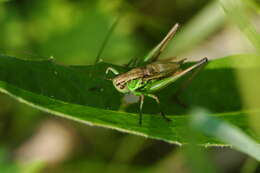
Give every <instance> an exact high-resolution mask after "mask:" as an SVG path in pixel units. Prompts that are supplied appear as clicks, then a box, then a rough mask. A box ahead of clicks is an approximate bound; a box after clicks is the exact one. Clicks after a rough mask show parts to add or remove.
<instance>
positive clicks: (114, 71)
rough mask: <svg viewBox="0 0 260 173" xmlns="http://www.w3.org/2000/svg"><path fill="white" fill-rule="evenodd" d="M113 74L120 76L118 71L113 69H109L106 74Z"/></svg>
mask: <svg viewBox="0 0 260 173" xmlns="http://www.w3.org/2000/svg"><path fill="white" fill-rule="evenodd" d="M110 71H111V72H112V73H114V74H115V75H119V72H118V71H117V70H116V69H114V68H113V67H108V68H107V69H106V74H108V72H110Z"/></svg>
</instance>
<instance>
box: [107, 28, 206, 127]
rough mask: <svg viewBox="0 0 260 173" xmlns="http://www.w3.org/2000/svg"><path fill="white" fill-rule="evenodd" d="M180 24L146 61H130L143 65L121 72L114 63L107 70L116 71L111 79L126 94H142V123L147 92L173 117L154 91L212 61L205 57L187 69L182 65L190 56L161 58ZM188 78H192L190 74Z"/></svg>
mask: <svg viewBox="0 0 260 173" xmlns="http://www.w3.org/2000/svg"><path fill="white" fill-rule="evenodd" d="M178 26H179V25H178V24H175V25H174V26H173V27H172V29H171V30H170V31H169V33H168V34H167V35H166V36H165V38H164V39H163V40H162V41H161V42H160V43H159V44H158V45H157V46H156V47H155V48H154V49H153V50H152V51H151V52H150V53H148V55H147V56H146V57H145V58H143V59H142V62H139V64H138V62H137V60H134V61H131V62H130V63H129V64H128V65H129V66H136V65H139V66H138V67H135V68H133V69H131V70H130V71H128V72H126V73H123V74H119V72H118V71H117V70H116V69H114V68H112V67H108V68H107V70H106V73H108V72H109V71H111V72H113V73H114V74H115V75H116V77H114V78H113V79H111V80H112V82H113V85H114V87H115V88H116V89H117V90H118V91H119V92H121V93H124V94H126V93H132V94H134V95H136V96H139V97H140V107H139V124H140V125H141V124H142V108H143V103H144V97H145V96H147V97H150V98H152V99H154V100H155V101H156V103H157V104H158V106H159V109H160V113H161V115H162V116H163V118H164V119H165V120H167V121H170V119H169V118H167V117H166V116H165V114H164V113H163V111H162V110H161V108H160V101H159V98H158V97H157V96H156V95H154V93H155V92H157V91H159V90H161V89H163V88H165V87H167V86H168V85H170V84H171V83H173V82H175V81H176V80H177V79H179V78H180V77H182V76H183V75H185V74H187V73H189V72H193V74H195V73H196V71H198V70H199V69H201V67H203V66H204V65H205V64H206V63H207V61H208V59H207V58H203V59H201V60H200V61H198V62H197V63H196V64H194V65H192V66H190V67H188V68H186V69H182V65H183V64H185V61H186V59H180V60H176V58H170V59H166V60H159V61H157V59H158V58H159V56H160V54H161V52H162V51H163V50H164V49H165V47H166V46H167V44H168V43H169V41H170V40H171V39H172V37H173V36H174V34H175V33H176V31H177V28H178ZM140 64H141V65H140ZM193 76H194V75H193ZM188 80H190V78H189V79H188Z"/></svg>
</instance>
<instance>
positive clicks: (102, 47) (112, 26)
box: [95, 15, 121, 64]
mask: <svg viewBox="0 0 260 173" xmlns="http://www.w3.org/2000/svg"><path fill="white" fill-rule="evenodd" d="M120 17H121V15H118V16H117V17H116V19H115V21H114V22H113V23H112V25H111V26H110V28H109V30H108V33H107V34H106V36H105V38H104V41H103V43H102V45H101V47H100V49H99V51H98V54H97V56H96V60H95V64H97V63H98V62H99V61H100V56H101V54H102V52H103V51H104V48H105V46H106V44H107V42H108V40H109V38H110V36H111V35H112V32H113V31H114V29H115V27H116V26H117V24H118V22H119V20H120Z"/></svg>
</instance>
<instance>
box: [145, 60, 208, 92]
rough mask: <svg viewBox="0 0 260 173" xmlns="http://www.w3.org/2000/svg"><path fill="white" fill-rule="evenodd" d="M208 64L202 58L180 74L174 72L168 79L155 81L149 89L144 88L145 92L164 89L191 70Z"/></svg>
mask: <svg viewBox="0 0 260 173" xmlns="http://www.w3.org/2000/svg"><path fill="white" fill-rule="evenodd" d="M207 62H208V59H207V58H203V59H202V60H201V61H199V62H198V63H196V64H194V65H193V66H191V67H189V68H187V69H185V70H182V71H180V72H176V73H175V74H173V75H172V76H170V77H167V78H164V79H161V80H159V81H155V82H153V83H152V84H151V85H150V86H149V89H148V88H146V89H147V90H149V92H151V93H152V92H156V91H158V90H161V89H163V88H165V87H167V86H168V85H170V84H171V83H173V82H175V81H176V80H177V79H179V78H180V77H182V76H184V75H185V74H187V73H189V72H191V71H192V70H194V69H196V68H199V67H201V66H202V65H204V64H205V63H207Z"/></svg>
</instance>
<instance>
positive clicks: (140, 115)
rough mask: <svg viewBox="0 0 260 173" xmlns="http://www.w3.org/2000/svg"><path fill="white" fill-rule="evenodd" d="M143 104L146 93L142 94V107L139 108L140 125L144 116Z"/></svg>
mask: <svg viewBox="0 0 260 173" xmlns="http://www.w3.org/2000/svg"><path fill="white" fill-rule="evenodd" d="M143 104H144V95H143V94H142V95H140V109H139V125H140V126H141V125H142V118H143Z"/></svg>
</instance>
